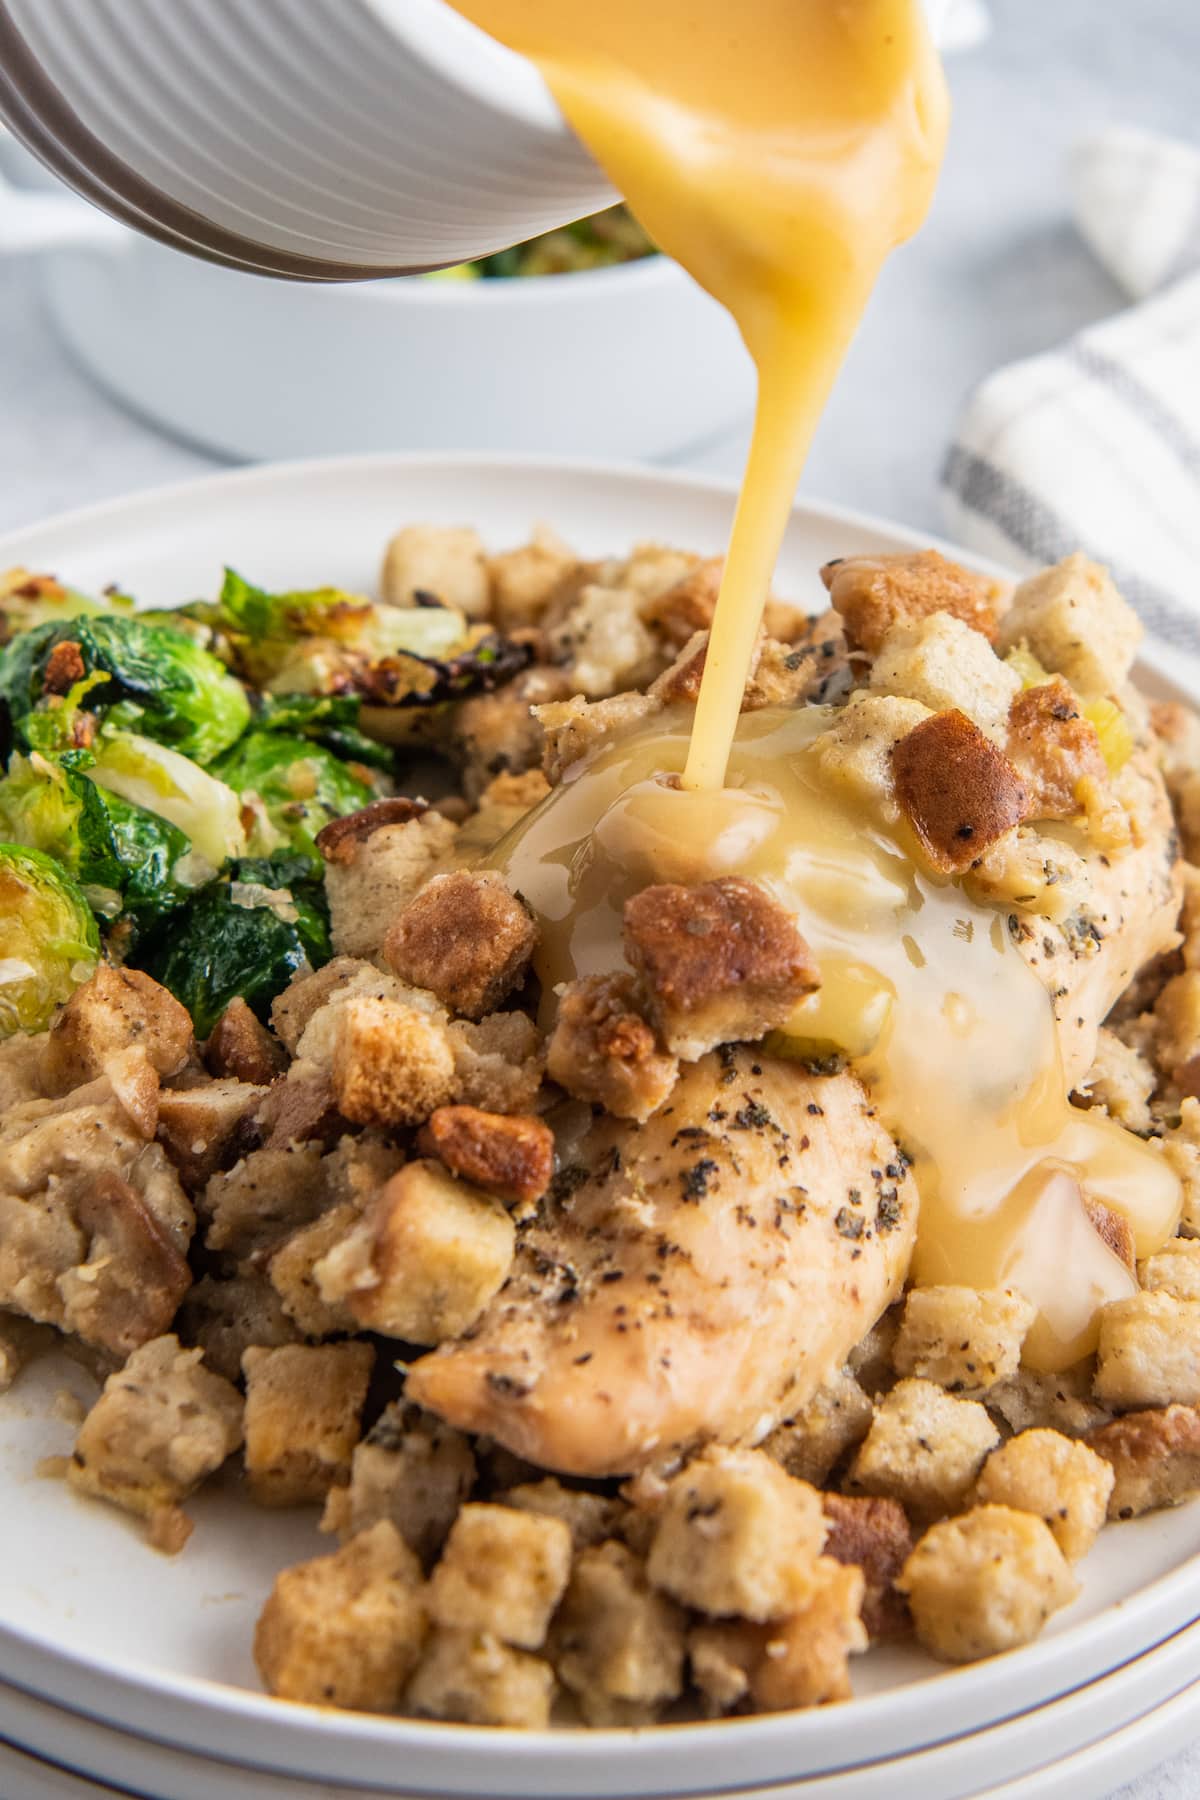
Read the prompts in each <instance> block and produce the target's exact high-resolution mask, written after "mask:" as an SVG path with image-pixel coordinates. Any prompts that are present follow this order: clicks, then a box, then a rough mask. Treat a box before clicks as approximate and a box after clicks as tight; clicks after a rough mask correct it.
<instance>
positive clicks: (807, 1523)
mask: <svg viewBox="0 0 1200 1800" xmlns="http://www.w3.org/2000/svg"><path fill="white" fill-rule="evenodd" d="M825 1533H826V1522H825V1515H824V1513H823V1512H822V1510H821V1496H820V1495H819V1494H818V1493H817V1491H816V1489H815V1488H811V1487H809V1485H808V1484H807V1482H803V1481H795V1480H793V1479H792V1477H791V1476H790V1475H785V1474H784V1472H783V1470H782V1469H781V1468H780V1467H779V1465H778V1463H774V1462H772V1461H771V1459H770V1457H769V1456H764V1455H763V1453H762V1452H761V1451H759V1450H717V1449H713V1450H707V1451H705V1452H704V1453H703V1455H701V1456H699V1457H697V1458H696V1459H695V1461H694V1462H692V1463H690V1464H689V1465H688V1467H687V1468H686V1469H684V1470H683V1471H682V1473H680V1474H679V1475H676V1476H675V1478H674V1480H673V1481H672V1482H671V1483H670V1486H669V1487H668V1489H667V1494H666V1499H665V1502H664V1504H663V1508H662V1513H661V1517H660V1519H659V1524H658V1529H657V1530H656V1532H655V1534H654V1541H653V1543H652V1545H651V1548H650V1557H649V1563H648V1570H649V1575H650V1579H651V1581H652V1582H653V1583H654V1585H655V1587H658V1588H661V1589H662V1590H663V1592H664V1593H668V1594H670V1595H672V1597H673V1598H674V1599H676V1600H680V1601H682V1602H683V1604H684V1605H685V1606H693V1607H695V1608H696V1609H697V1611H699V1612H707V1613H712V1614H714V1615H715V1616H717V1617H722V1616H725V1615H736V1616H740V1617H742V1618H745V1619H754V1620H759V1621H761V1620H766V1619H778V1618H783V1617H784V1616H786V1615H787V1614H788V1613H791V1612H794V1611H795V1610H796V1609H797V1608H798V1607H800V1606H802V1605H803V1604H804V1603H805V1602H806V1601H807V1600H808V1599H809V1597H810V1596H811V1595H812V1593H813V1591H814V1588H815V1584H816V1580H817V1578H816V1575H815V1573H814V1570H815V1566H816V1561H817V1558H818V1556H819V1555H820V1552H821V1546H822V1545H823V1544H824V1542H825Z"/></svg>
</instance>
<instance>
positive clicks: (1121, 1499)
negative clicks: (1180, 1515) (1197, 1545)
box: [1088, 1406, 1200, 1519]
mask: <svg viewBox="0 0 1200 1800" xmlns="http://www.w3.org/2000/svg"><path fill="white" fill-rule="evenodd" d="M1088 1443H1089V1444H1090V1446H1091V1448H1092V1449H1093V1450H1094V1451H1095V1452H1096V1453H1097V1455H1099V1456H1102V1457H1103V1458H1104V1460H1105V1461H1106V1462H1107V1463H1110V1464H1111V1465H1112V1471H1113V1475H1114V1478H1115V1479H1114V1482H1113V1489H1112V1493H1111V1494H1110V1495H1109V1499H1108V1516H1109V1518H1110V1519H1133V1518H1136V1517H1137V1516H1138V1515H1139V1514H1140V1513H1144V1512H1153V1511H1154V1510H1156V1509H1157V1508H1158V1507H1160V1506H1178V1505H1179V1504H1180V1503H1181V1502H1182V1501H1184V1500H1190V1499H1191V1497H1192V1495H1193V1494H1196V1493H1200V1408H1197V1407H1194V1406H1164V1407H1162V1408H1161V1409H1156V1410H1155V1411H1153V1412H1133V1413H1126V1414H1125V1415H1124V1417H1123V1418H1120V1419H1114V1420H1113V1421H1112V1422H1111V1424H1108V1425H1102V1426H1101V1427H1100V1429H1099V1430H1098V1431H1094V1432H1093V1433H1092V1434H1091V1436H1090V1437H1089V1438H1088Z"/></svg>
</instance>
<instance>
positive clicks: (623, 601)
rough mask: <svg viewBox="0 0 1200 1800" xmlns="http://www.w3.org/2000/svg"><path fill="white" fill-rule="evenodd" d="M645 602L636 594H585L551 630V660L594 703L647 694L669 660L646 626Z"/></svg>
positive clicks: (600, 590)
mask: <svg viewBox="0 0 1200 1800" xmlns="http://www.w3.org/2000/svg"><path fill="white" fill-rule="evenodd" d="M641 607H642V596H641V595H640V594H639V593H637V592H636V591H635V590H634V589H633V588H627V587H600V586H599V585H598V584H596V583H589V584H587V585H585V586H583V587H581V588H580V590H579V593H578V596H577V597H576V599H575V600H574V601H573V602H572V605H571V607H570V610H569V611H568V612H567V614H566V616H565V617H564V618H563V619H562V620H561V621H560V622H559V623H558V624H556V625H554V626H552V627H551V628H550V629H549V633H548V638H549V656H548V660H549V661H550V662H553V663H555V664H557V665H558V666H560V667H561V668H563V669H564V670H565V671H566V673H567V676H568V678H569V680H570V682H571V685H572V687H573V688H574V689H575V690H576V692H577V693H580V694H583V695H585V696H586V697H587V698H588V699H589V700H604V699H607V698H608V697H609V696H610V695H611V694H620V693H624V692H625V691H627V690H629V689H634V688H642V687H644V686H645V685H646V683H647V682H648V681H651V680H653V678H654V676H655V675H657V673H658V671H659V669H660V668H661V667H662V664H663V662H664V661H665V660H666V659H665V658H664V657H663V655H662V653H661V649H660V646H659V643H658V640H657V638H656V637H655V635H654V633H653V632H652V631H650V630H649V629H648V627H647V626H645V625H643V623H642V620H641V617H640V614H641Z"/></svg>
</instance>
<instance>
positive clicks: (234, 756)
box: [216, 731, 379, 869]
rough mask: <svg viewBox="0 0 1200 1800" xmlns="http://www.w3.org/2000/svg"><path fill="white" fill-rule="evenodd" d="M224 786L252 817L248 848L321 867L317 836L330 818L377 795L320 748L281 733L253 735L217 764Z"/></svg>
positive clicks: (372, 788)
mask: <svg viewBox="0 0 1200 1800" xmlns="http://www.w3.org/2000/svg"><path fill="white" fill-rule="evenodd" d="M216 773H217V774H218V775H219V776H220V778H221V779H222V781H224V782H226V783H227V784H228V786H229V787H231V788H232V789H234V791H235V792H236V793H237V794H239V795H240V796H241V800H242V806H243V808H244V809H246V810H248V811H250V812H252V813H253V814H254V823H253V825H251V827H250V833H249V843H248V846H247V847H248V849H249V850H250V852H251V854H256V855H267V856H269V855H270V854H271V853H272V851H274V850H278V849H281V848H288V849H291V850H294V851H296V852H298V853H299V854H301V855H304V856H306V857H308V858H309V860H310V861H311V863H312V865H313V866H314V867H315V868H317V869H319V868H320V867H321V854H320V852H319V850H318V849H317V847H316V842H315V839H316V835H317V833H318V832H319V831H320V830H322V829H323V827H324V826H326V825H328V823H329V821H330V820H331V819H340V818H341V817H342V815H343V814H344V813H352V812H357V811H358V810H359V808H360V807H363V806H366V805H368V803H369V802H370V801H372V800H375V799H378V797H379V796H378V790H377V789H376V788H375V787H374V786H373V785H372V784H371V783H370V782H369V781H368V780H365V779H364V778H363V777H364V776H365V775H366V774H367V771H366V770H365V769H364V770H361V771H360V772H359V773H358V774H355V773H353V772H352V771H351V769H349V768H348V767H347V765H346V764H345V763H343V762H339V761H338V759H337V757H336V756H334V755H333V753H332V752H331V751H329V750H326V749H324V748H323V746H322V745H320V744H314V743H310V742H309V741H308V740H307V739H306V738H302V737H293V736H292V735H291V734H290V733H288V732H283V731H250V732H247V734H246V736H245V737H244V738H243V739H242V740H241V742H240V743H238V744H235V745H234V747H233V749H232V750H229V751H227V752H226V754H225V755H224V756H223V757H222V758H221V760H220V762H219V763H218V764H217V767H216Z"/></svg>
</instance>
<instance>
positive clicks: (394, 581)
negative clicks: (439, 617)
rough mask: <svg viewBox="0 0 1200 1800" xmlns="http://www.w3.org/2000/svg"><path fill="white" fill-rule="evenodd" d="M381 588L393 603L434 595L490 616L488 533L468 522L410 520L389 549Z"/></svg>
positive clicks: (476, 615)
mask: <svg viewBox="0 0 1200 1800" xmlns="http://www.w3.org/2000/svg"><path fill="white" fill-rule="evenodd" d="M379 591H380V593H381V594H382V596H383V598H384V600H385V601H386V602H387V604H388V605H389V606H422V605H428V604H429V602H430V601H431V600H432V601H436V602H437V603H438V604H440V605H442V606H452V607H456V608H457V609H458V611H459V612H463V613H466V615H467V617H468V619H485V618H486V617H487V615H488V612H489V611H490V608H491V599H492V584H491V579H490V576H489V573H488V559H487V555H486V553H485V551H484V548H483V539H482V538H481V537H480V535H479V533H478V532H477V531H474V530H472V528H471V527H470V526H467V525H406V526H405V527H404V529H403V530H402V531H398V532H397V533H396V535H395V537H394V538H392V540H391V542H390V543H389V544H388V547H387V549H386V551H385V552H384V557H383V569H382V572H381V574H380V577H379Z"/></svg>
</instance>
